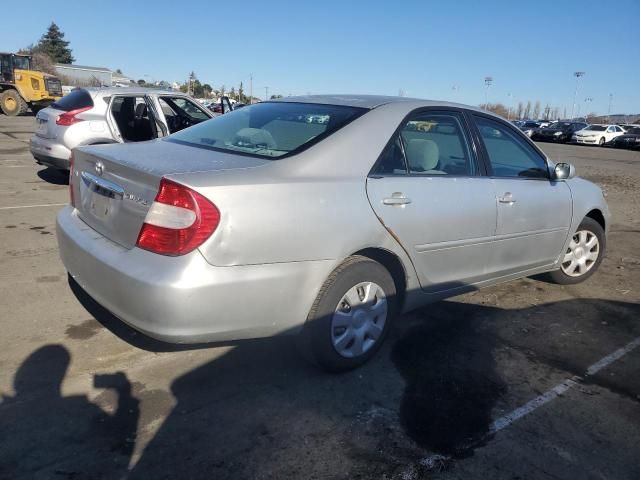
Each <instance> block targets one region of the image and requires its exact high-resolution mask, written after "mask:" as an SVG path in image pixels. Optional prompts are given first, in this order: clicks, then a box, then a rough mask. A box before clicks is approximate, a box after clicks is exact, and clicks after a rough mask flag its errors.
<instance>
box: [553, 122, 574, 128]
mask: <svg viewBox="0 0 640 480" xmlns="http://www.w3.org/2000/svg"><path fill="white" fill-rule="evenodd" d="M570 126H571V124H570V123H568V122H556V123H552V124H551V125H549V128H557V129H559V130H562V129H563V128H569V127H570Z"/></svg>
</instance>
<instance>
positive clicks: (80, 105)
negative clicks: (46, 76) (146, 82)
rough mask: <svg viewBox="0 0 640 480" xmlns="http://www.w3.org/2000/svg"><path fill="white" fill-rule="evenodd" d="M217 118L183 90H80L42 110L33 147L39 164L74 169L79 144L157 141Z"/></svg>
mask: <svg viewBox="0 0 640 480" xmlns="http://www.w3.org/2000/svg"><path fill="white" fill-rule="evenodd" d="M213 116H214V115H213V114H212V113H211V112H210V111H209V110H208V109H206V108H204V107H202V106H201V105H199V104H198V102H196V101H195V100H194V99H193V98H191V97H189V96H188V95H186V94H184V93H180V92H172V91H162V90H156V89H149V88H129V87H127V88H76V89H74V90H72V91H71V93H69V94H68V95H66V96H64V97H62V98H61V99H60V100H58V101H57V102H55V103H53V104H52V105H51V106H49V107H47V108H45V109H43V110H41V111H40V112H38V114H37V115H36V121H37V129H36V132H35V134H34V135H33V136H32V137H31V141H30V150H31V154H32V155H33V157H34V158H35V160H36V162H37V163H39V164H41V165H47V166H50V167H53V168H56V169H59V170H69V156H70V155H71V150H73V149H74V148H75V147H78V146H82V145H99V144H105V143H127V142H142V141H145V140H153V139H155V138H159V137H165V136H167V135H170V134H171V133H175V132H178V131H180V130H182V129H184V128H187V127H190V126H192V125H196V124H198V123H200V122H203V121H205V120H209V119H210V118H212V117H213Z"/></svg>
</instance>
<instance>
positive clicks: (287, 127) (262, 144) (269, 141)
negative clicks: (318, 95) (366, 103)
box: [167, 102, 367, 158]
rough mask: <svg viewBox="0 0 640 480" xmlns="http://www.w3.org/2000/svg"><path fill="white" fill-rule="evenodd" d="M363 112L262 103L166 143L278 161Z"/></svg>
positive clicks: (216, 119)
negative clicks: (183, 144) (279, 158)
mask: <svg viewBox="0 0 640 480" xmlns="http://www.w3.org/2000/svg"><path fill="white" fill-rule="evenodd" d="M366 111H367V110H366V109H363V108H357V107H344V106H336V105H321V104H313V103H288V102H264V103H258V104H255V105H251V106H248V107H245V108H242V109H240V110H236V111H232V112H229V113H227V114H225V115H222V116H220V117H217V118H215V119H213V120H209V121H207V122H203V123H201V124H199V125H195V126H194V127H191V128H188V129H186V130H182V131H180V132H178V133H175V134H173V135H171V136H169V137H168V139H167V140H168V141H173V142H178V143H185V144H188V145H193V146H197V147H201V148H211V149H213V150H220V151H226V152H237V153H242V154H248V155H253V156H259V157H266V158H278V157H282V156H284V155H287V154H289V153H296V152H298V151H301V150H303V149H304V148H306V147H309V146H311V145H312V144H313V143H315V142H317V141H319V140H321V139H322V138H324V137H326V136H328V135H330V134H332V133H333V132H335V131H336V130H338V129H340V128H342V127H343V126H344V125H346V124H347V123H349V122H351V121H352V120H354V119H355V118H357V117H359V116H360V115H362V114H363V113H364V112H366Z"/></svg>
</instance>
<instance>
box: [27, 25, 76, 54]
mask: <svg viewBox="0 0 640 480" xmlns="http://www.w3.org/2000/svg"><path fill="white" fill-rule="evenodd" d="M33 52H34V53H35V52H40V53H44V54H46V55H48V56H49V57H51V59H52V60H53V61H54V62H57V63H67V64H68V63H73V62H74V61H75V58H73V55H72V54H71V52H72V50H71V49H70V48H69V42H68V41H66V40H64V33H62V31H61V30H60V28H59V27H58V25H56V24H55V23H54V22H51V25H49V28H48V29H47V32H46V33H45V34H44V35H42V37H40V41H39V42H38V44H37V45H36V46H35V47H34V48H33Z"/></svg>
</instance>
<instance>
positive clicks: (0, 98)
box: [0, 89, 29, 117]
mask: <svg viewBox="0 0 640 480" xmlns="http://www.w3.org/2000/svg"><path fill="white" fill-rule="evenodd" d="M0 108H2V111H3V112H4V114H5V115H8V116H10V117H16V116H18V115H22V114H23V113H25V112H26V111H27V108H29V106H28V105H27V102H25V101H24V99H23V98H22V97H21V96H20V94H19V93H18V91H17V90H14V89H9V90H5V91H4V92H2V95H0Z"/></svg>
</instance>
